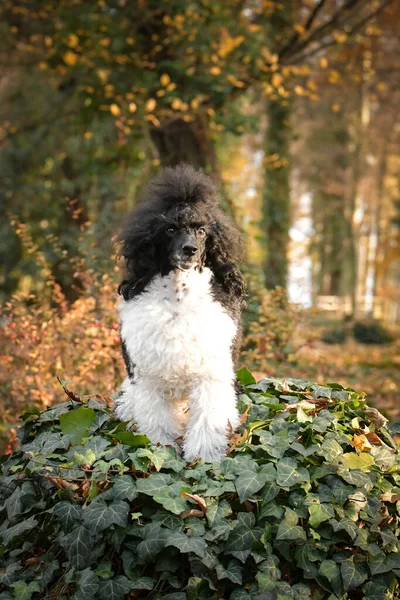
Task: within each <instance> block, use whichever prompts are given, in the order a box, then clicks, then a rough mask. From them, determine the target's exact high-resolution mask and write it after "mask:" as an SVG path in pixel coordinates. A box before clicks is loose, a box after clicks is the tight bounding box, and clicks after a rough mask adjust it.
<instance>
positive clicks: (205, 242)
mask: <svg viewBox="0 0 400 600" xmlns="http://www.w3.org/2000/svg"><path fill="white" fill-rule="evenodd" d="M119 242H120V245H121V249H120V253H121V255H122V256H123V257H124V259H125V264H126V269H127V277H126V279H125V280H124V281H123V282H122V283H121V284H120V286H119V290H118V291H119V293H120V294H122V295H123V296H124V298H125V299H126V300H127V299H129V298H132V297H133V296H135V295H136V294H138V293H141V292H142V291H143V290H144V289H145V287H146V286H147V284H148V283H149V281H151V279H152V278H153V277H154V276H155V275H157V274H158V273H161V274H167V273H168V272H169V271H171V270H173V269H187V268H191V267H196V268H198V269H200V270H201V269H202V268H203V267H204V266H206V267H209V268H210V269H211V271H212V272H213V274H214V277H215V279H216V281H217V283H218V284H220V286H221V287H222V289H223V291H224V293H225V294H227V295H228V296H229V297H231V298H232V299H233V298H237V299H240V300H241V299H242V297H243V292H244V282H243V276H242V274H241V273H240V271H239V268H238V263H239V261H240V260H241V258H242V254H243V243H242V238H241V234H240V232H239V230H238V229H237V227H236V225H235V224H234V222H233V221H232V219H230V218H229V217H228V216H227V215H225V214H224V213H223V212H222V210H221V209H220V208H219V195H218V192H217V190H216V187H215V185H214V183H213V181H212V179H211V178H210V177H208V176H207V175H205V174H204V173H203V172H202V171H196V170H195V169H194V168H193V167H191V166H189V165H184V164H181V165H178V166H177V167H174V168H167V169H164V170H163V171H162V172H161V173H160V174H159V175H157V176H156V177H155V178H154V179H153V180H152V181H151V182H150V183H149V185H148V186H147V188H146V190H145V192H144V196H143V199H142V201H141V202H140V203H139V204H138V205H137V207H136V208H135V209H134V210H133V212H132V213H131V214H130V215H129V216H128V218H127V221H126V224H125V226H124V228H123V230H122V232H121V234H120V236H119Z"/></svg>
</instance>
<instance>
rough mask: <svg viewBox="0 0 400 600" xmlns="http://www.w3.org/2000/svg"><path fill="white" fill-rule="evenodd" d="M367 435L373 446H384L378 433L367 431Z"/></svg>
mask: <svg viewBox="0 0 400 600" xmlns="http://www.w3.org/2000/svg"><path fill="white" fill-rule="evenodd" d="M365 437H366V438H367V440H368V441H369V443H370V444H372V445H373V446H382V441H381V440H380V439H379V438H378V436H377V435H376V433H366V434H365Z"/></svg>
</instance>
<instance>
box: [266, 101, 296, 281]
mask: <svg viewBox="0 0 400 600" xmlns="http://www.w3.org/2000/svg"><path fill="white" fill-rule="evenodd" d="M267 110H268V123H269V125H268V132H267V139H266V145H265V164H266V173H265V184H264V190H263V198H262V226H263V230H264V232H265V245H266V258H265V261H264V276H265V285H266V287H267V288H268V289H273V288H275V287H276V286H280V287H283V288H286V286H287V274H288V258H287V253H288V244H289V225H290V186H289V172H290V171H289V140H288V137H289V131H290V126H289V119H290V105H289V104H288V102H287V101H284V100H282V99H278V100H269V101H268V107H267Z"/></svg>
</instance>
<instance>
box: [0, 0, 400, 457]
mask: <svg viewBox="0 0 400 600" xmlns="http://www.w3.org/2000/svg"><path fill="white" fill-rule="evenodd" d="M0 16H1V19H0V23H1V24H0V28H1V30H0V33H1V35H0V99H1V102H0V121H1V126H0V155H1V160H0V257H1V261H0V262H1V267H0V298H1V301H2V310H1V316H0V342H1V358H2V361H1V364H0V382H1V391H0V394H1V401H2V405H3V407H4V410H3V412H2V415H1V422H0V447H1V448H2V449H4V448H5V447H8V444H9V442H10V440H13V439H14V437H15V429H14V427H15V421H16V416H17V415H18V414H19V412H20V410H21V408H22V407H23V406H24V405H29V404H31V403H32V402H34V403H36V404H37V405H38V406H43V405H48V404H50V403H52V402H56V401H59V400H60V397H61V396H60V394H61V390H60V387H59V386H58V382H57V379H56V376H57V375H58V376H59V377H61V378H62V379H68V380H72V382H73V384H74V387H75V388H76V389H78V390H80V392H81V393H90V392H91V389H92V384H96V387H97V389H100V391H101V392H102V393H105V394H109V393H112V392H113V391H114V390H115V389H116V388H117V386H118V385H119V383H120V381H121V378H122V373H123V369H122V364H121V360H120V357H119V355H118V343H117V339H116V334H117V324H116V319H115V314H116V311H115V300H116V297H115V296H116V294H115V290H116V287H117V284H118V281H119V279H120V274H119V273H118V270H117V269H116V268H115V260H114V256H113V254H114V253H113V249H112V238H113V235H114V234H115V233H116V231H117V229H118V227H119V225H120V222H121V220H122V219H123V215H124V214H125V213H126V211H127V210H129V208H130V207H131V206H132V205H133V204H135V202H136V201H137V199H138V197H139V196H140V191H141V190H142V189H143V186H144V185H145V184H146V182H147V181H148V180H149V178H150V177H151V176H152V175H153V174H154V173H155V172H156V171H157V170H158V169H159V168H160V167H161V166H163V165H171V164H172V165H173V164H176V163H178V162H180V161H181V160H185V161H188V162H190V163H192V164H193V165H195V166H196V167H202V168H203V169H205V170H206V171H207V172H209V173H211V174H212V175H213V176H214V177H215V178H217V180H219V183H220V185H221V191H222V196H223V201H224V207H225V209H226V210H227V211H230V212H231V213H233V214H234V216H235V218H236V220H237V222H238V223H239V225H240V226H241V227H242V229H243V231H244V232H245V234H246V235H247V240H248V260H247V263H246V264H245V265H243V268H244V270H246V272H247V276H248V282H249V309H248V311H247V313H246V315H245V320H246V339H245V342H244V354H243V360H245V361H246V364H248V366H250V367H251V368H253V369H255V370H256V371H257V373H258V374H259V375H263V374H264V375H265V374H269V375H277V376H287V374H288V369H290V373H291V374H294V375H297V376H300V377H302V378H304V379H310V380H316V379H320V380H321V381H323V380H325V381H326V380H328V381H329V380H331V381H332V380H335V381H339V382H340V383H342V384H344V385H352V386H356V387H357V385H361V387H363V388H364V389H365V390H366V391H367V392H368V393H371V395H372V397H373V398H374V401H375V402H378V403H379V404H380V406H382V408H383V409H384V410H385V411H387V412H388V414H390V415H391V416H396V415H397V414H398V406H399V405H400V402H399V398H400V396H399V380H400V376H399V369H398V365H399V359H398V352H397V350H398V342H396V339H393V340H392V341H391V338H390V336H387V335H386V332H385V331H383V332H382V331H381V335H380V336H378V337H379V339H380V341H382V340H383V341H385V343H384V344H383V345H382V347H381V348H380V349H378V348H376V347H375V346H373V347H371V348H370V349H369V350H365V348H364V342H366V341H367V337H368V335H367V336H366V334H365V331H366V330H365V328H364V330H363V332H361V334H360V335H359V333H355V332H359V329H357V327H358V326H356V325H355V323H358V322H361V323H363V322H364V321H365V320H366V319H371V318H372V317H374V318H375V319H378V320H379V319H380V320H383V325H384V326H385V327H387V326H390V327H391V328H393V327H394V328H395V331H394V335H395V338H396V327H398V319H399V281H398V273H399V272H400V270H399V268H398V265H399V247H400V245H399V244H400V238H399V231H400V230H399V227H398V225H399V219H398V206H399V193H400V192H399V173H400V162H399V159H398V149H399V131H400V125H399V122H398V119H399V116H398V110H397V106H398V100H399V85H398V83H399V82H398V73H399V69H398V67H399V63H398V55H399V53H398V48H399V27H398V23H399V7H398V5H397V3H396V2H394V1H390V0H351V1H349V0H337V1H336V0H335V2H328V1H327V0H301V1H296V2H292V1H291V0H287V1H286V0H285V1H284V2H281V1H278V0H263V1H262V2H259V3H254V2H251V1H250V2H249V1H244V2H243V1H242V0H234V1H232V2H229V3H227V2H222V1H221V2H220V1H215V2H208V1H205V0H201V1H197V0H195V1H193V2H191V3H189V4H188V3H187V2H183V1H182V0H168V1H166V0H162V1H161V2H160V1H159V0H140V1H138V2H135V3H131V2H126V1H125V0H98V1H94V2H92V1H90V2H89V1H85V0H62V2H54V1H53V0H40V1H39V0H29V1H27V0H17V1H12V2H10V1H8V0H5V2H3V3H2V5H1V7H0ZM276 285H277V286H278V287H279V288H280V290H281V291H274V288H275V286H276ZM293 301H296V302H297V303H299V305H300V308H301V310H298V308H297V307H296V308H295V307H294V306H293ZM310 306H311V307H312V308H311V310H309V307H310ZM327 309H329V310H327ZM332 316H334V318H332ZM336 321H337V322H336ZM332 329H333V330H334V333H333V334H332V335H333V337H332V335H330V332H331V331H332ZM370 332H371V331H370ZM353 333H355V335H356V338H357V340H358V342H357V341H355V339H354V335H353ZM321 339H325V340H326V341H328V342H331V341H332V340H333V341H334V342H335V344H334V345H333V346H332V345H330V346H326V345H325V344H324V343H323V342H321ZM370 339H371V338H370ZM374 339H375V341H376V339H377V338H376V336H375V337H374ZM336 342H337V343H339V342H343V344H342V346H341V347H337V345H336ZM360 382H361V383H360ZM396 407H397V408H396ZM9 449H10V448H9V447H8V450H9Z"/></svg>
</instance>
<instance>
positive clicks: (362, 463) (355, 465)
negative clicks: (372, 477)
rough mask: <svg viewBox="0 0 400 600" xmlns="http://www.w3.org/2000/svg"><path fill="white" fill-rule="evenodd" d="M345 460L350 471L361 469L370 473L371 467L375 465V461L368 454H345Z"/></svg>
mask: <svg viewBox="0 0 400 600" xmlns="http://www.w3.org/2000/svg"><path fill="white" fill-rule="evenodd" d="M343 459H344V461H345V463H346V466H347V467H348V468H349V469H360V470H361V471H369V467H371V466H372V465H374V464H375V461H374V459H373V458H372V456H371V455H370V454H368V453H367V452H361V454H357V453H356V452H346V454H343Z"/></svg>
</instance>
